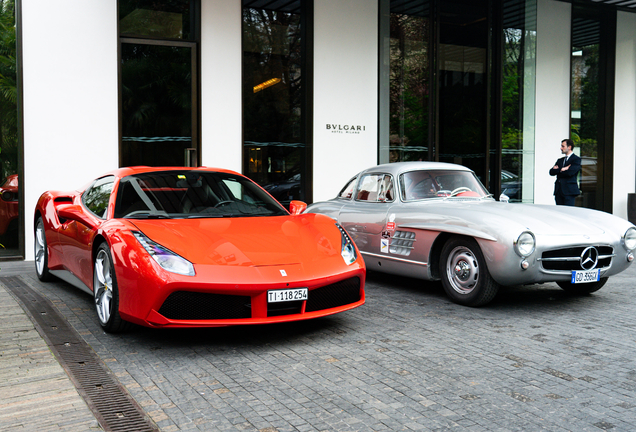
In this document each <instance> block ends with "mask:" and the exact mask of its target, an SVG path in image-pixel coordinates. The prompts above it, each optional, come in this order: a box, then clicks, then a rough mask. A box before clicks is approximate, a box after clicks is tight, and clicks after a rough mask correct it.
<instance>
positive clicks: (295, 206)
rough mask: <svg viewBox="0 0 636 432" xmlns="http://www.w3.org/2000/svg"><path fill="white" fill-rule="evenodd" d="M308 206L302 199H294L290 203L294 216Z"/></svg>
mask: <svg viewBox="0 0 636 432" xmlns="http://www.w3.org/2000/svg"><path fill="white" fill-rule="evenodd" d="M306 208H307V203H305V202H302V201H297V200H294V201H292V202H290V203H289V212H290V213H291V214H292V215H294V216H295V215H299V214H301V213H302V212H304V211H305V209H306Z"/></svg>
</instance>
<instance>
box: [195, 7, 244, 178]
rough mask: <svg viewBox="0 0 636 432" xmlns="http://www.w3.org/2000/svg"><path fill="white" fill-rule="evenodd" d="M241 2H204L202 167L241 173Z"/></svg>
mask: <svg viewBox="0 0 636 432" xmlns="http://www.w3.org/2000/svg"><path fill="white" fill-rule="evenodd" d="M241 11H242V2H241V0H202V1H201V153H202V154H201V156H202V158H201V164H202V165H204V166H210V167H220V168H227V169H232V170H235V171H238V172H241V170H242V163H241V162H242V161H241V158H242V149H243V142H242V139H243V138H242V136H243V134H242V130H243V127H242V113H241V110H242V98H241V67H242V60H243V49H242V45H241V31H242V30H241V26H242V12H241Z"/></svg>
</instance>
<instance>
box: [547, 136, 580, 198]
mask: <svg viewBox="0 0 636 432" xmlns="http://www.w3.org/2000/svg"><path fill="white" fill-rule="evenodd" d="M573 150H574V142H573V141H572V140H571V139H564V140H563V141H561V153H563V154H564V155H565V156H564V157H562V158H560V159H557V161H556V163H555V164H554V166H553V167H552V169H551V170H550V175H551V176H554V175H555V176H556V181H555V182H554V200H555V201H556V203H557V205H569V206H573V205H574V198H576V196H577V195H579V194H580V193H581V191H580V190H579V184H578V181H577V175H578V173H579V171H581V158H580V157H578V156H577V155H575V154H574V153H572V151H573Z"/></svg>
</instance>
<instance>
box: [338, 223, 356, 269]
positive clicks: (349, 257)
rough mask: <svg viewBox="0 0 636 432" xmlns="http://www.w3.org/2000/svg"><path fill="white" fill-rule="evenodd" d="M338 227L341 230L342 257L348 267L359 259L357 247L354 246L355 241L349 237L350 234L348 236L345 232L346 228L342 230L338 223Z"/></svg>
mask: <svg viewBox="0 0 636 432" xmlns="http://www.w3.org/2000/svg"><path fill="white" fill-rule="evenodd" d="M336 226H337V227H338V229H339V230H340V239H341V248H340V255H342V259H344V262H345V263H346V264H347V265H351V264H353V263H354V262H355V261H356V259H358V254H357V253H356V247H355V246H354V245H353V241H352V240H351V238H350V237H349V234H347V232H346V231H345V230H344V228H342V227H341V226H340V224H338V223H336Z"/></svg>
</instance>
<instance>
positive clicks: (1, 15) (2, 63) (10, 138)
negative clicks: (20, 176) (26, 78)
mask: <svg viewBox="0 0 636 432" xmlns="http://www.w3.org/2000/svg"><path fill="white" fill-rule="evenodd" d="M17 96H18V92H17V86H16V40H15V0H0V178H4V177H6V176H7V175H9V174H15V173H16V172H17V169H18V110H17V99H18V98H17Z"/></svg>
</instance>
